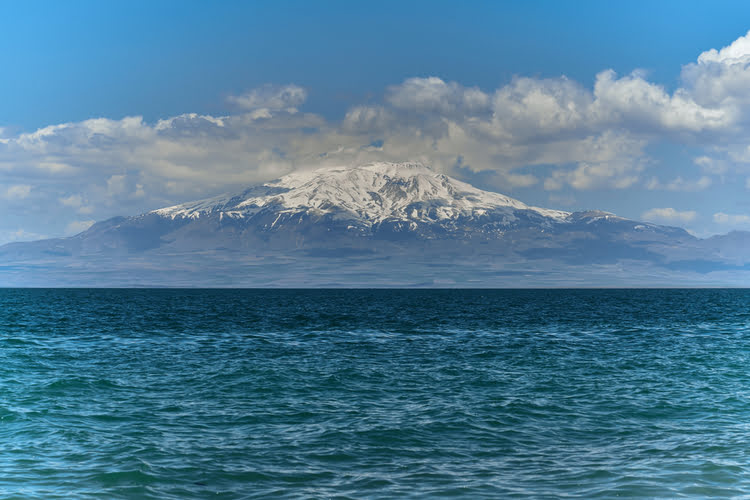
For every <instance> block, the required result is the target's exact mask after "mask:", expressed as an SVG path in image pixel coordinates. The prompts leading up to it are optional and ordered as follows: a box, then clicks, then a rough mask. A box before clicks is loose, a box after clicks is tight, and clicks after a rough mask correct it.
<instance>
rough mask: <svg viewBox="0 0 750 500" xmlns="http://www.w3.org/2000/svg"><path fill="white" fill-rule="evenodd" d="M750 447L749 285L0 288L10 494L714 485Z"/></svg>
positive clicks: (491, 493) (588, 491)
mask: <svg viewBox="0 0 750 500" xmlns="http://www.w3.org/2000/svg"><path fill="white" fill-rule="evenodd" d="M749 464H750V291H746V290H525V291H520V290H320V291H318V290H99V289H96V290H81V289H78V290H32V289H5V290H0V496H1V497H2V498H155V499H156V498H159V499H162V498H166V499H169V498H173V499H185V498H226V499H234V498H265V497H267V498H404V497H413V498H417V497H429V498H432V497H465V498H527V497H528V498H558V497H571V498H612V497H631V498H638V497H649V498H654V497H656V498H706V497H722V498H724V497H732V496H736V497H740V496H743V495H746V494H747V492H750V465H749Z"/></svg>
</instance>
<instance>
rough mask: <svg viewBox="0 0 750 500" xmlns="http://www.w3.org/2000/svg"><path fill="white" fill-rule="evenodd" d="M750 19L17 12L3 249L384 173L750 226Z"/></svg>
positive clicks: (5, 42)
mask: <svg viewBox="0 0 750 500" xmlns="http://www.w3.org/2000/svg"><path fill="white" fill-rule="evenodd" d="M747 19H750V5H749V4H747V3H745V2H721V3H718V4H708V3H706V2H627V3H618V4H616V3H614V2H593V1H592V2H589V1H578V2H461V3H458V2H435V1H431V2H419V1H413V2H377V3H374V2H373V3H364V2H332V1H331V2H291V1H290V2H284V1H275V2H221V3H219V2H214V3H209V2H186V1H180V2H176V1H175V2H170V1H162V2H127V3H126V2H120V3H115V2H84V1H77V2H34V1H29V2H14V3H11V2H3V3H0V71H2V78H0V210H2V211H3V213H4V214H5V215H4V217H3V218H2V219H0V243H2V242H7V241H12V240H17V239H33V238H36V237H43V236H59V235H63V234H72V233H73V232H75V231H77V230H79V229H81V228H84V227H86V226H87V225H88V224H90V223H91V221H93V220H99V219H102V218H106V217H110V216H113V215H122V214H125V215H130V214H135V213H139V212H142V211H145V210H150V209H154V208H158V207H160V206H163V205H165V204H174V203H177V202H181V201H185V200H188V199H192V198H196V197H202V196H207V195H212V194H215V193H217V192H220V191H225V190H227V189H231V188H233V187H236V186H237V185H238V184H242V183H252V182H256V181H262V180H267V179H270V178H273V177H278V176H279V175H283V174H285V173H288V172H289V171H292V170H295V169H298V168H308V167H313V166H315V165H316V164H318V163H321V162H324V163H325V162H333V163H344V164H345V163H353V162H360V161H372V160H377V159H384V160H414V159H418V160H422V161H425V162H428V163H430V164H432V165H433V166H434V167H435V168H437V169H439V170H443V171H446V172H447V173H449V174H452V175H456V176H459V177H462V178H463V179H465V180H468V181H470V182H473V183H476V184H477V185H479V186H480V187H484V188H488V189H493V190H497V191H500V192H503V193H506V194H509V195H511V196H514V197H517V198H519V199H521V200H522V201H525V202H528V203H532V204H536V205H540V206H547V207H551V208H560V209H565V210H577V209H585V208H600V209H604V210H608V211H612V212H615V213H618V214H620V215H623V216H627V217H631V218H638V219H647V220H652V221H654V222H660V223H666V224H675V225H680V226H683V227H687V228H689V229H690V230H692V231H693V232H695V233H696V234H699V235H708V234H715V233H723V232H727V231H729V230H731V229H750V202H749V201H748V193H750V153H749V152H748V151H747V144H745V142H746V141H745V139H744V137H750V135H747V134H746V132H750V126H749V125H748V124H750V119H748V118H750V90H747V95H744V92H745V90H744V89H745V88H747V89H750V86H745V87H743V85H744V84H745V83H748V82H750V76H748V75H750V69H748V70H746V69H745V67H746V66H748V61H750V44H749V45H748V47H745V45H744V42H743V38H742V37H744V36H745V35H746V34H747V32H748V30H749V29H750V24H749V23H747V21H746V20H747ZM732 44H734V45H732ZM728 46H732V47H734V48H733V49H731V50H729V51H728V52H725V53H724V56H721V57H719V56H717V57H714V58H712V57H710V56H706V57H703V59H700V60H699V57H701V54H703V53H708V51H710V50H711V49H716V50H717V51H719V50H720V49H722V48H723V47H728ZM746 48H747V49H748V50H747V53H745V49H746ZM717 54H721V53H720V52H717ZM608 70H612V72H611V73H608V72H607V71H608ZM381 141H382V145H381V146H379V147H375V146H369V145H370V144H376V145H380V144H381Z"/></svg>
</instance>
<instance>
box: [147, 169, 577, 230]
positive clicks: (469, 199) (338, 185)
mask: <svg viewBox="0 0 750 500" xmlns="http://www.w3.org/2000/svg"><path fill="white" fill-rule="evenodd" d="M264 209H272V210H274V211H275V212H277V213H280V214H284V213H297V212H310V213H314V214H316V215H323V214H333V215H334V216H335V217H336V218H350V219H357V220H359V221H360V222H363V223H366V224H368V225H371V224H377V223H380V222H382V221H385V220H410V221H425V222H439V221H445V220H451V219H456V218H458V217H481V216H483V215H486V214H488V213H491V212H497V211H504V212H512V211H516V210H528V211H531V212H535V213H537V214H538V215H541V216H543V217H549V218H551V219H554V220H555V221H563V220H565V219H566V218H567V217H568V216H569V215H570V214H569V213H568V212H563V211H558V210H547V209H543V208H537V207H531V206H528V205H526V204H524V203H522V202H520V201H518V200H515V199H513V198H509V197H507V196H504V195H502V194H499V193H493V192H490V191H483V190H481V189H477V188H475V187H473V186H471V185H469V184H467V183H465V182H461V181H459V180H457V179H454V178H452V177H449V176H447V175H444V174H440V173H437V172H435V171H434V170H432V169H431V168H429V167H426V166H424V165H421V164H419V163H372V164H368V165H362V166H358V167H334V168H321V169H317V170H310V171H301V172H295V173H292V174H289V175H286V176H284V177H281V178H280V179H277V180H274V181H271V182H267V183H265V184H262V185H258V186H254V187H251V188H249V189H246V190H245V191H243V192H242V193H238V194H229V195H223V196H217V197H214V198H208V199H205V200H199V201H194V202H189V203H184V204H181V205H175V206H172V207H167V208H162V209H158V210H155V211H153V212H152V213H155V214H158V215H160V216H162V217H166V218H171V219H185V218H187V219H197V218H200V217H201V216H203V215H208V214H212V215H216V214H219V215H220V216H222V217H224V216H227V217H232V218H246V217H252V216H253V215H255V214H257V213H258V212H260V211H262V210H264Z"/></svg>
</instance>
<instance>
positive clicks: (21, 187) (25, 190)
mask: <svg viewBox="0 0 750 500" xmlns="http://www.w3.org/2000/svg"><path fill="white" fill-rule="evenodd" d="M30 194H31V186H29V185H28V184H16V185H13V186H8V187H7V188H5V191H4V192H3V193H2V197H3V198H5V199H6V200H23V199H26V198H28V197H29V195H30Z"/></svg>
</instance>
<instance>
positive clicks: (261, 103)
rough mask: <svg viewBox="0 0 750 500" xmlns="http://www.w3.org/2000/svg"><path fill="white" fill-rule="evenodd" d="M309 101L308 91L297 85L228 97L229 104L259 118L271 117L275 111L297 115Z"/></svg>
mask: <svg viewBox="0 0 750 500" xmlns="http://www.w3.org/2000/svg"><path fill="white" fill-rule="evenodd" d="M306 99H307V91H306V90H305V89H304V88H302V87H300V86H297V85H284V86H274V85H266V86H263V87H261V88H258V89H252V90H249V91H248V92H245V93H244V94H240V95H232V96H229V97H227V102H229V103H230V104H232V105H234V106H236V107H237V108H239V109H242V110H245V111H252V112H254V115H255V116H258V117H269V116H270V114H271V112H273V111H280V110H283V111H286V112H289V113H296V112H297V108H298V107H299V106H300V105H301V104H302V103H303V102H305V100H306Z"/></svg>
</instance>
